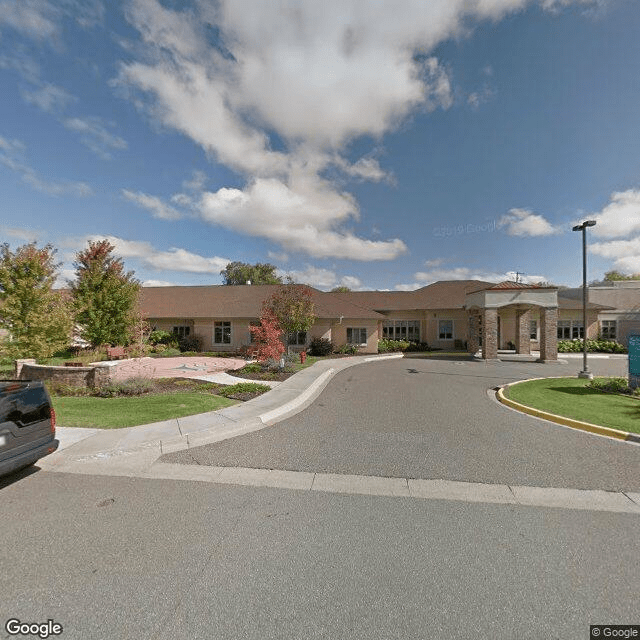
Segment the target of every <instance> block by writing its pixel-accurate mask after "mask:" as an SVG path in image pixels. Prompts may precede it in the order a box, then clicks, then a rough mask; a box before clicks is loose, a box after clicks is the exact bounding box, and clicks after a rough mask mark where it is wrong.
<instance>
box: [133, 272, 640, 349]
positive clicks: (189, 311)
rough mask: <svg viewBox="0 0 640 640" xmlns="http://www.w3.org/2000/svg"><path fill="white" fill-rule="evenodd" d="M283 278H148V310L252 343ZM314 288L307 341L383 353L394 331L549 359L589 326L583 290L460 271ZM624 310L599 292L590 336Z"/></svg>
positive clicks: (181, 325) (176, 325) (216, 344)
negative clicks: (448, 276)
mask: <svg viewBox="0 0 640 640" xmlns="http://www.w3.org/2000/svg"><path fill="white" fill-rule="evenodd" d="M639 284H640V283H639ZM280 286H281V285H240V286H227V285H211V286H172V287H144V288H143V289H142V293H141V298H140V310H141V311H142V313H143V314H144V316H145V317H146V318H147V319H148V321H149V322H150V324H151V325H152V327H154V328H156V329H163V330H166V331H170V332H173V333H176V334H177V335H179V336H184V335H193V334H197V335H199V336H201V337H202V339H203V341H204V345H205V349H206V350H208V351H236V350H239V349H241V348H243V347H246V346H248V345H249V344H250V343H251V332H250V331H249V327H250V325H251V323H253V322H257V321H258V319H259V317H260V313H261V309H262V304H263V302H264V301H265V300H266V299H267V298H269V297H270V296H271V295H273V294H274V293H275V292H276V291H277V290H278V289H279V288H280ZM284 286H296V285H284ZM310 290H311V293H312V296H313V301H314V307H315V314H316V316H317V318H316V321H315V323H314V325H313V327H312V328H311V329H310V331H309V332H306V333H300V334H298V335H296V336H293V338H292V344H293V347H294V348H297V349H303V348H305V347H306V346H308V344H309V343H310V341H311V340H312V339H313V338H315V337H320V338H327V339H329V340H331V341H332V342H333V343H334V345H335V346H337V347H339V346H342V345H345V344H351V345H356V346H357V347H358V348H359V349H360V351H361V352H362V353H376V352H377V345H378V340H380V339H382V338H389V339H395V340H409V341H413V342H426V343H428V344H429V346H431V347H436V348H440V349H455V348H467V349H468V350H470V351H473V352H474V353H475V351H476V350H477V349H478V348H480V349H482V353H483V357H485V358H495V357H497V350H498V349H508V348H513V349H515V350H516V351H517V352H518V353H530V351H531V350H537V351H540V353H541V359H542V360H555V359H556V358H557V340H558V339H575V338H581V337H582V336H583V332H584V327H583V322H582V299H581V298H580V299H577V298H576V297H575V296H573V295H572V292H571V290H567V291H569V294H570V295H565V291H564V290H558V289H557V288H556V287H541V286H538V285H525V284H522V283H516V282H502V283H498V284H496V283H493V282H484V281H480V280H452V281H441V282H435V283H433V284H430V285H428V286H425V287H422V288H421V289H417V290H415V291H351V292H345V293H331V292H329V293H328V292H324V291H319V290H318V289H314V288H310ZM633 295H634V296H635V298H634V299H633V300H631V302H630V301H628V300H626V298H625V302H624V304H627V305H628V306H631V303H632V302H633V304H634V305H635V306H633V307H632V308H635V309H636V311H637V310H638V308H639V304H640V299H639V298H640V289H638V288H636V289H635V290H634V294H633ZM632 297H633V296H632ZM613 301H614V300H609V302H613ZM634 301H635V302H634ZM617 312H618V310H617V309H616V308H615V307H613V306H612V305H610V304H608V302H607V301H605V300H604V298H601V299H599V301H598V302H596V301H595V300H594V299H593V297H592V298H590V301H589V302H588V305H587V336H588V337H597V336H598V335H602V336H603V337H605V336H607V337H615V336H616V335H617V334H616V327H617V323H619V322H620V318H621V317H623V316H624V313H628V311H624V310H623V311H622V312H621V313H622V314H623V316H620V315H615V314H616V313H617ZM612 314H613V315H612ZM638 315H639V316H640V313H639V314H638ZM612 318H613V319H614V321H615V323H616V324H613V325H612V324H611V322H612ZM631 324H633V323H631ZM629 326H631V325H629ZM626 327H627V325H625V331H627V328H626ZM638 329H640V323H639V325H638ZM603 330H604V331H603ZM625 335H627V334H625Z"/></svg>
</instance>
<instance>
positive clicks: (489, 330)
mask: <svg viewBox="0 0 640 640" xmlns="http://www.w3.org/2000/svg"><path fill="white" fill-rule="evenodd" d="M465 309H467V311H468V313H469V340H468V348H469V351H470V352H471V353H476V352H477V351H478V348H479V347H482V358H483V359H485V360H497V359H498V347H499V344H498V327H499V325H500V316H499V313H500V310H506V309H512V310H513V311H514V312H515V348H516V353H518V354H526V355H528V354H530V353H531V346H530V345H531V338H530V336H531V311H532V310H533V309H536V310H539V313H540V361H541V362H549V361H554V360H557V359H558V334H557V325H558V289H557V288H556V287H540V286H537V285H528V284H521V283H519V282H501V283H500V284H496V285H493V286H491V287H487V288H485V289H481V290H479V291H473V292H471V293H468V294H467V295H466V298H465Z"/></svg>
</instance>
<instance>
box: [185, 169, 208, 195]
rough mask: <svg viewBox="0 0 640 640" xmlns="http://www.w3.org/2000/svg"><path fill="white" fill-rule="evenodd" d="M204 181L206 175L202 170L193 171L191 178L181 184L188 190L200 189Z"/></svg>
mask: <svg viewBox="0 0 640 640" xmlns="http://www.w3.org/2000/svg"><path fill="white" fill-rule="evenodd" d="M206 181H207V176H206V174H205V172H204V171H194V172H193V174H192V175H191V180H185V181H184V182H183V183H182V186H183V187H184V188H185V189H187V190H188V191H202V190H203V189H204V185H205V183H206Z"/></svg>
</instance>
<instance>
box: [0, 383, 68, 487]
mask: <svg viewBox="0 0 640 640" xmlns="http://www.w3.org/2000/svg"><path fill="white" fill-rule="evenodd" d="M58 444H59V442H58V440H56V414H55V411H54V410H53V407H52V406H51V398H50V397H49V394H48V393H47V390H46V388H45V386H44V383H43V382H41V381H39V380H0V475H4V474H6V473H11V472H12V471H17V470H18V469H21V468H22V467H28V466H29V465H31V464H33V463H34V462H36V461H38V460H39V459H40V458H43V457H44V456H46V455H49V454H50V453H53V452H54V451H55V450H56V449H57V448H58Z"/></svg>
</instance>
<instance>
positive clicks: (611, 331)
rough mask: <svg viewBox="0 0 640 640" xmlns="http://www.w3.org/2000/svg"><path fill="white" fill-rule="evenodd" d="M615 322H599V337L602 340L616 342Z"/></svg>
mask: <svg viewBox="0 0 640 640" xmlns="http://www.w3.org/2000/svg"><path fill="white" fill-rule="evenodd" d="M616 329H617V320H602V321H601V322H600V336H601V337H602V339H603V340H616V335H617V331H616Z"/></svg>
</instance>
